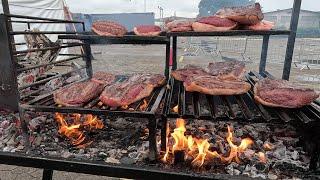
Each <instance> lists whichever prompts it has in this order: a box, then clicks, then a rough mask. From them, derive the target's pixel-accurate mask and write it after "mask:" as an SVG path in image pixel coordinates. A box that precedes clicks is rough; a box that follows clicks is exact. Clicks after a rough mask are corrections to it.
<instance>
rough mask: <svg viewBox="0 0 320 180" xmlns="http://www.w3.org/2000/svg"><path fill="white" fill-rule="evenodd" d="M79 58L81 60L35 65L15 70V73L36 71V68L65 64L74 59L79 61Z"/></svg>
mask: <svg viewBox="0 0 320 180" xmlns="http://www.w3.org/2000/svg"><path fill="white" fill-rule="evenodd" d="M79 58H81V56H80V57H72V58H68V59H64V60H59V61H54V62H51V63H46V64H39V65H35V66H30V67H24V68H20V69H17V72H18V73H20V72H23V71H27V70H30V69H36V68H39V67H45V66H50V65H55V64H60V63H65V62H69V61H73V60H76V59H79Z"/></svg>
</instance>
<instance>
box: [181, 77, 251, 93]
mask: <svg viewBox="0 0 320 180" xmlns="http://www.w3.org/2000/svg"><path fill="white" fill-rule="evenodd" d="M184 86H185V89H186V91H190V92H200V93H204V94H209V95H238V94H244V93H247V92H248V91H249V90H250V88H251V85H250V84H249V83H247V82H243V81H240V80H225V79H220V78H219V77H215V76H198V77H194V78H187V80H186V81H185V82H184Z"/></svg>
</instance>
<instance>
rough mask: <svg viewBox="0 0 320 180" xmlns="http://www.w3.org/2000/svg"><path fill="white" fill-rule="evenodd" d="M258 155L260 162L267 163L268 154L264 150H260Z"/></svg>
mask: <svg viewBox="0 0 320 180" xmlns="http://www.w3.org/2000/svg"><path fill="white" fill-rule="evenodd" d="M257 155H258V157H259V160H260V162H262V163H267V157H266V154H265V153H263V152H258V154H257Z"/></svg>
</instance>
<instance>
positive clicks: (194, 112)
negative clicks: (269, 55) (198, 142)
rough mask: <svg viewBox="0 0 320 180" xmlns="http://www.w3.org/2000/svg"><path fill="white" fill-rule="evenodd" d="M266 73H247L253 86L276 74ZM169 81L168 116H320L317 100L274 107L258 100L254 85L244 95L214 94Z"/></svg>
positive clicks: (303, 118) (245, 118) (272, 119)
mask: <svg viewBox="0 0 320 180" xmlns="http://www.w3.org/2000/svg"><path fill="white" fill-rule="evenodd" d="M262 75H263V76H262ZM262 75H260V74H259V73H257V72H254V71H252V72H250V73H248V74H246V76H245V77H246V80H247V81H248V82H249V83H250V84H251V86H252V88H253V87H254V85H255V83H256V82H257V81H258V80H260V79H263V78H264V77H269V78H274V77H273V76H272V75H270V74H269V73H268V72H264V73H263V74H262ZM169 85H170V86H169V87H170V88H169V89H167V93H166V97H165V98H166V102H165V104H166V105H165V108H164V109H163V111H164V112H163V114H164V115H165V116H166V117H167V118H179V117H181V118H186V119H203V120H215V121H228V120H237V121H240V122H241V121H247V122H278V123H279V120H282V121H284V122H290V121H293V120H297V119H298V120H301V121H302V122H303V123H309V122H312V121H316V120H319V119H320V106H319V104H317V103H316V102H315V103H313V104H311V105H309V106H305V107H302V108H299V109H285V108H271V107H266V106H263V105H261V104H259V103H256V102H255V100H254V98H253V89H251V90H250V91H249V92H248V93H246V94H243V95H235V96H211V95H205V94H201V93H197V92H187V91H185V89H184V86H183V83H182V82H180V81H177V80H174V79H173V78H172V79H170V81H169ZM175 106H178V112H174V107H175Z"/></svg>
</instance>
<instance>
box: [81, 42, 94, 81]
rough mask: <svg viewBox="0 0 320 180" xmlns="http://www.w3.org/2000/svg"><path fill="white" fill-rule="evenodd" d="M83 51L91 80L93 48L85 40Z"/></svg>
mask: <svg viewBox="0 0 320 180" xmlns="http://www.w3.org/2000/svg"><path fill="white" fill-rule="evenodd" d="M82 49H83V57H84V58H83V60H84V61H85V62H86V71H87V75H88V77H89V78H91V77H92V57H93V56H92V53H91V46H90V44H89V42H88V41H87V40H84V45H83V46H82Z"/></svg>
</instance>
